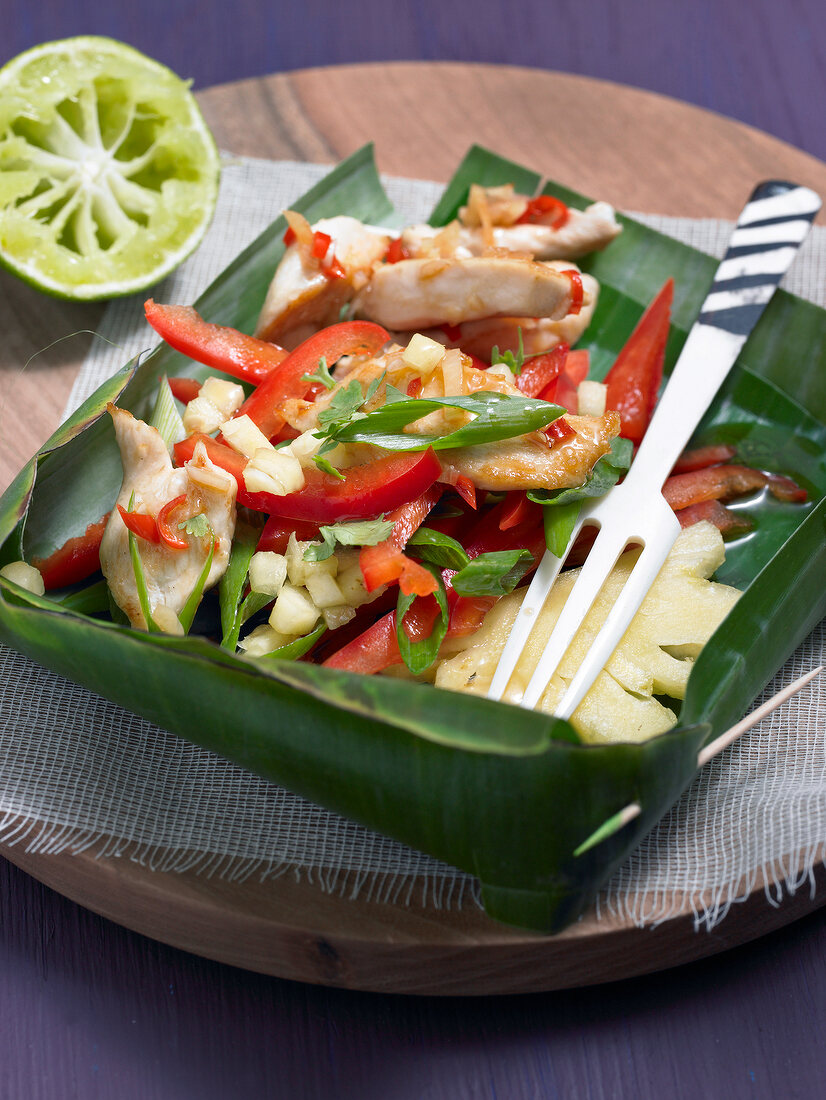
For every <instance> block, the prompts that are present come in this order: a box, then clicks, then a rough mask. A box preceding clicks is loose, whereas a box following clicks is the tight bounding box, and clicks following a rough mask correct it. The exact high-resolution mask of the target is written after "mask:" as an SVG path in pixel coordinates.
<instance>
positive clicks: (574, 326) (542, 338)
mask: <svg viewBox="0 0 826 1100" xmlns="http://www.w3.org/2000/svg"><path fill="white" fill-rule="evenodd" d="M548 266H552V267H554V268H555V269H556V270H558V271H559V270H565V269H566V268H567V269H568V270H570V269H571V268H572V267H574V268H575V265H573V264H566V263H565V261H561V262H560V261H556V262H552V263H551V264H549V265H548ZM582 291H583V298H582V308H581V309H580V311H579V313H569V314H568V315H567V316H566V317H563V318H562V320H561V321H551V320H550V319H549V318H547V317H487V318H485V319H484V320H481V321H466V322H465V323H464V324H463V325H460V326H458V327H459V331H458V332H457V333H453V332H451V337H452V339H448V336H447V334H446V333H445V331H444V329H441V328H434V329H428V330H427V331H426V332H425V333H424V335H425V336H429V337H430V338H431V340H438V341H439V342H440V343H442V344H445V345H446V346H447V347H453V348H461V349H462V351H464V352H467V354H468V355H476V356H478V357H479V358H480V359H483V360H485V361H488V360H489V359H490V352H491V348H493V347H494V345H495V346H496V347H498V348H499V351H500V352H501V353H503V354H504V352H506V351H512V352H513V353H514V354H516V352H517V351H518V349H519V330H520V329H521V330H522V346H523V349H524V352H525V354H526V355H539V354H541V353H542V352H544V351H550V350H551V349H552V348H555V347H556V346H557V344H568V345H569V346H570V347H573V345H574V344H575V343H576V342H577V340H579V338H580V337H581V336H582V334H583V333H584V332H585V330H586V329H587V327H588V325H590V323H591V318H592V317H593V315H594V310H595V309H596V305H597V299H598V296H599V283H598V282H597V281H596V279H595V278H594V277H593V276H592V275H587V274H583V275H582ZM409 336H410V334H402V333H399V334H396V337H395V338H396V339H397V340H398V342H399V343H406V342H407V340H408V339H409Z"/></svg>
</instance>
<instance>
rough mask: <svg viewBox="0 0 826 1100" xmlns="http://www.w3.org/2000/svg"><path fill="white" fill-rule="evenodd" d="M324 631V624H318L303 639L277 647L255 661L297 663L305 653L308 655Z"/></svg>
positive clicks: (296, 639)
mask: <svg viewBox="0 0 826 1100" xmlns="http://www.w3.org/2000/svg"><path fill="white" fill-rule="evenodd" d="M326 629H327V627H326V626H325V624H324V623H320V624H319V625H318V626H317V627H316V628H315V630H312V631H310V633H309V634H305V635H304V637H303V638H295V639H294V640H293V641H292V642H287V644H286V645H282V646H279V648H278V649H274V650H273V651H272V652H271V653H264V654H262V656H261V657H259V658H256V660H264V661H267V660H272V661H297V660H298V658H299V657H303V656H304V654H305V653H309V651H310V650H311V649H312V648H313V646H314V645H315V644H316V642H317V641H318V639H319V638H320V637H321V635H322V634H323V633H324V632H325V631H326Z"/></svg>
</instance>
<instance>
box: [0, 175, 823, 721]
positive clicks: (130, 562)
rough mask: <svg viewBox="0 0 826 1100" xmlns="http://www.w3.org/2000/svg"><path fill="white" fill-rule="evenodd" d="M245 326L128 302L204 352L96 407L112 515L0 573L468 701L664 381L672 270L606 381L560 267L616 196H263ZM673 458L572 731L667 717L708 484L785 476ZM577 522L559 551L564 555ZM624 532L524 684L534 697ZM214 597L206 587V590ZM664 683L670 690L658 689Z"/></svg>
mask: <svg viewBox="0 0 826 1100" xmlns="http://www.w3.org/2000/svg"><path fill="white" fill-rule="evenodd" d="M286 217H287V221H288V224H289V228H288V230H287V234H286V236H285V242H284V243H285V245H286V249H285V253H284V256H283V259H282V261H281V262H280V264H279V266H278V268H277V270H276V271H275V273H274V276H273V280H272V283H271V286H270V289H269V292H268V294H267V296H266V300H265V303H264V306H263V309H262V311H261V315H260V318H259V322H258V326H257V330H256V334H255V335H254V336H250V335H246V334H243V333H240V332H238V331H236V330H234V329H229V328H225V327H221V326H217V325H213V324H210V323H208V322H207V321H205V320H204V319H202V318H201V317H200V316H199V315H198V314H197V313H196V312H195V310H193V309H191V308H188V307H183V306H167V305H160V304H158V303H155V302H154V301H152V300H151V299H150V300H149V301H148V302H147V303H146V316H147V320H148V321H149V323H150V324H151V325H152V326H153V328H154V329H155V330H156V331H157V332H158V333H159V334H160V335H161V336H162V337H163V338H164V340H166V341H167V343H169V344H170V345H171V346H172V347H173V348H175V349H177V350H178V351H181V352H183V353H184V354H186V355H188V356H190V357H191V358H192V359H194V360H196V361H197V362H199V363H201V364H206V365H207V366H209V367H210V368H212V369H213V370H214V371H215V374H214V376H210V377H209V378H207V379H206V381H204V382H203V383H199V382H195V381H192V380H189V379H186V378H176V379H171V380H167V379H162V380H161V382H160V388H159V394H158V400H157V405H156V410H155V415H154V416H153V418H152V422H151V423H147V422H144V421H141V420H139V419H136V418H135V417H134V416H133V415H132V414H131V413H130V412H128V411H126V410H125V409H121V408H118V407H117V406H115V405H110V408H109V412H110V414H111V417H112V420H113V422H114V427H115V434H116V438H117V443H118V447H119V449H120V454H121V460H122V465H123V482H122V485H121V489H120V492H119V494H118V498H117V501H116V503H115V507H114V508H113V509H112V511H111V513H110V514H108V516H106V517H102V518H101V520H100V522H98V523H95V524H93V525H91V526H90V528H89V529H88V530H87V532H86V534H85V535H84V536H82V537H80V538H76V539H72V540H69V543H67V544H66V545H65V546H63V547H61V548H60V549H59V550H58V551H57V552H56V553H55V554H53V555H51V556H50V557H49V558H48V559H45V560H39V561H35V562H34V563H32V564H31V565H27V564H25V563H22V562H20V563H15V564H13V565H11V566H7V567H6V569H5V574H6V575H7V576H8V577H9V578H10V579H12V580H17V581H18V583H23V584H27V585H31V586H33V587H35V588H37V586H39V585H42V586H43V588H44V589H63V588H65V587H66V586H67V585H69V584H77V583H79V582H81V581H83V580H85V579H86V578H88V577H90V576H92V574H93V573H95V572H96V571H97V570H98V569H100V570H101V571H102V573H103V576H104V578H105V580H106V584H107V587H108V594H109V596H110V597H111V614H112V616H113V617H114V618H116V620H117V619H119V618H120V619H123V620H124V621H128V622H129V623H130V624H131V625H132V626H133V627H135V628H137V629H140V630H149V631H153V632H163V633H167V634H173V635H174V634H184V633H187V632H189V631H190V630H192V631H195V632H198V633H203V634H206V635H207V636H210V637H213V638H214V639H215V640H216V641H219V642H220V644H221V645H222V646H223V647H224V648H226V649H229V650H230V651H232V652H236V651H238V652H240V653H241V654H243V656H244V657H245V658H246V659H249V660H252V661H264V662H267V661H272V660H289V659H291V660H301V661H304V662H307V661H310V662H313V663H316V664H321V665H324V666H326V667H329V668H334V669H341V670H346V671H351V672H359V673H365V674H387V675H395V676H405V677H416V678H419V679H426V680H430V681H432V682H435V684H436V685H437V686H439V687H444V688H449V689H454V690H460V691H470V692H475V693H484V692H485V690H486V688H487V686H488V685H489V683H490V679H491V677H492V674H493V671H494V669H495V666H496V663H497V660H498V656H499V654H500V653H501V650H502V647H503V646H504V642H505V639H506V638H507V635H508V633H509V630H510V626H511V624H512V623H513V620H514V618H515V616H516V613H517V611H518V607H519V603H520V601H521V599H522V596H523V594H524V583H525V582H526V581H527V580H528V579H529V578H530V575H531V573H532V572H533V570H534V569H535V568H536V566H537V565H538V563H539V561H540V559H541V557H542V554H543V553H544V551H545V548H546V546H548V547H550V548H551V549H553V550H556V551H557V552H558V551H559V550H560V548H561V547H564V546H565V545H566V543H567V541H568V536H569V533H570V530H571V528H572V527H573V524H574V522H575V520H576V514H577V511H578V509H579V507H580V505H581V503H582V501H584V500H585V499H587V498H588V497H591V496H594V495H600V494H602V493H604V492H607V491H608V489H610V487H611V486H612V485H613V484H615V483H616V481H617V480H618V479H619V478H620V477H621V476H622V474H623V473H624V471H625V470H627V468H628V466H629V464H630V462H631V459H632V455H633V449H634V446H635V445H637V444H639V442H640V440H641V439H642V436H643V434H644V432H645V429H646V426H647V423H648V421H649V419H650V417H651V414H652V411H653V407H654V404H655V402H656V395H657V392H658V389H659V386H660V382H661V379H662V371H663V365H664V361H665V351H666V342H667V339H668V334H669V318H670V307H671V302H672V297H673V284H672V282H671V281H670V280H669V281H668V282H667V283H666V284H665V286H664V287H663V288H662V290H661V291H660V293H659V294H658V295H657V296H656V297H655V299H654V300H653V302H652V303H651V305H650V306H649V308H648V310H647V311H646V312H645V314H644V316H643V317H642V319H641V321H640V322H639V324H638V325H637V327H636V329H635V330H634V332H633V333H632V335H631V337H630V338H629V340H628V342H627V343H626V345H625V347H624V348H623V350H622V351H621V352H620V354H619V356H618V358H617V360H616V362H615V364H614V366H613V367H612V369H611V370H610V371H609V373H608V375H607V377H606V378H605V380H604V381H603V382H596V381H593V380H590V379H589V378H588V374H589V353H588V350H587V348H574V347H573V345H574V344H576V343H578V342H579V341H580V340H582V339H587V328H588V324H589V321H590V319H591V317H592V315H593V312H594V309H595V308H596V304H597V301H598V296H599V285H598V283H597V280H596V279H595V278H593V277H592V276H590V275H588V274H586V273H584V272H582V271H580V269H579V267H577V266H576V264H575V262H574V261H575V260H576V259H577V258H579V257H580V256H582V255H584V254H587V253H589V252H592V251H593V250H595V249H603V248H605V247H608V246H610V243H611V241H612V240H613V239H614V238H615V237H616V236H617V235H618V234H619V232H620V226H619V224H618V222H617V220H616V218H615V217H614V213H613V210H612V209H611V208H610V207H608V206H607V204H605V203H594V204H591V205H590V206H588V207H586V209H585V210H583V211H577V210H574V209H570V208H568V207H567V206H565V205H564V204H563V203H562V202H561V201H560V200H558V199H555V198H552V197H550V196H539V197H538V198H529V197H527V196H523V195H519V194H518V193H516V192H515V190H514V188H513V187H512V186H503V187H495V188H482V187H478V186H473V187H471V189H470V193H469V198H468V202H467V204H466V206H464V207H463V208H462V209H461V210H460V211H459V216H458V218H457V219H456V220H455V221H453V222H451V223H450V224H449V225H448V226H446V227H445V228H442V229H434V228H433V227H430V226H410V227H408V228H407V229H405V230H404V231H403V232H401V233H400V234H398V235H393V234H391V233H389V232H388V231H386V230H384V229H382V228H380V227H375V226H371V225H365V224H362V223H361V222H359V221H357V220H356V219H354V218H350V217H344V216H340V217H335V218H330V219H326V220H322V221H319V222H317V223H316V224H315V225H310V224H309V223H308V222H307V221H306V220H305V219H304V218H303V217H302V216H301V215H299V214H296V213H294V212H288V213H287V215H286ZM734 457H735V452H734V449H733V448H732V447H729V446H716V447H710V448H702V449H700V450H697V451H692V452H689V453H686V454H685V455H684V456H683V457H682V459H681V460H680V462H679V463H678V465H677V467H676V468H675V471H674V473H673V475H672V477H671V478H670V479H669V480H668V482H667V483H666V486H665V490H664V492H665V496H666V499H667V500H668V501H669V503H670V504H671V505H672V507H673V508H674V509H675V511H676V512H677V514H678V516H679V518H680V521H681V524H682V525H683V527H684V529H685V530H684V534H683V536H682V537H681V538H680V539H679V540H678V542H677V544H676V546H675V548H674V550H673V551H672V554H671V555H670V557H669V559H668V561H667V563H666V566H665V567H664V569H663V571H662V573H661V575H660V577H659V578H658V581H657V583H656V585H655V586H654V588H653V589H652V590H651V592H650V593H649V596H648V598H647V600H646V602H645V603H644V605H643V607H642V608H641V610H640V612H639V614H638V616H637V618H636V619H635V621H634V623H633V624H632V627H631V628H630V629H629V631H628V634H627V635H626V637H625V638H624V639H623V641H622V643H621V644H620V646H619V647H618V649H617V651H616V652H615V654H614V655H613V657H612V659H611V661H610V662H609V665H608V666H607V668H606V670H605V671H604V672H603V673H602V674H601V675H600V677H599V678H598V679H597V681H596V682H595V684H594V686H593V688H592V689H591V691H590V692H589V693H588V695H587V696H586V698H585V699H584V700H583V703H582V704H581V705H580V707H579V708H578V710H577V712H575V714H574V716H573V718H572V724H573V725H574V726H575V728H576V729H577V730H578V732H579V734H580V736H581V737H582V738H583V740H586V741H594V742H600V741H606V740H612V739H613V740H617V739H619V740H644V739H647V738H649V737H652V736H654V735H656V734H658V733H661V732H663V731H665V730H667V729H669V728H671V727H672V726H673V725H674V724H675V722H676V713H675V711H674V709H672V706H673V704H671V703H669V702H668V700H669V699H670V700H679V699H681V698H682V697H683V696H684V694H685V688H686V682H687V679H688V675H689V672H690V670H691V667H692V663H693V661H694V659H695V658H696V657H697V655H698V654H699V652H700V649H701V648H702V646H703V644H704V643H705V642H706V641H707V640H708V638H709V637H710V636H711V634H712V633H713V632H714V630H715V629H716V628H717V626H718V625H719V624H720V622H721V621H722V620H723V618H725V616H726V615H727V614H728V612H729V610H730V609H731V607H732V606H733V604H734V602H735V600H736V599H737V595H738V593H737V592H736V590H735V589H733V588H731V587H729V586H726V585H721V584H717V583H715V582H713V581H711V580H710V579H709V578H710V577H711V576H712V574H713V573H714V571H715V570H716V569H717V568H718V567H719V565H720V564H721V563H722V561H723V558H724V544H723V536H724V535H725V536H726V537H732V536H736V535H739V534H741V533H742V532H743V530H744V526H745V525H744V522H743V519H742V517H741V516H740V515H738V513H737V512H735V511H731V510H730V509H728V508H726V507H725V505H724V504H723V503H722V501H724V500H730V499H731V498H733V497H737V496H740V495H743V494H747V493H752V492H754V491H755V490H758V489H765V488H768V490H769V491H770V492H771V493H773V494H774V495H776V496H778V497H780V498H781V499H784V500H791V501H795V500H803V499H805V495H806V494H805V491H804V490H801V489H800V488H799V487H798V486H797V485H796V484H795V483H793V482H791V481H790V480H788V479H786V478H782V477H779V476H777V475H769V474H764V473H761V472H760V471H759V470H754V469H752V468H750V467H745V466H741V465H738V464H735V463H733V462H732V459H733V458H734ZM587 548H588V543H587V538H585V537H583V538H582V539H581V540H580V542H579V543H578V545H577V546H576V547H575V548H574V551H573V554H572V556H571V561H572V562H573V563H574V564H578V563H581V561H582V560H583V558H584V556H585V554H587ZM633 553H634V551H633V549H632V550H629V551H628V552H627V553H626V555H624V557H623V558H622V559H621V560H620V562H619V563H618V566H617V568H616V570H615V573H614V574H613V575H612V577H611V578H610V581H609V584H608V585H607V586H606V589H605V591H604V592H603V593H602V596H601V598H600V601H599V603H598V605H597V606H596V608H595V609H594V611H592V613H591V615H590V616H589V618H588V620H587V622H586V626H585V628H584V632H583V634H582V636H581V637H580V638H579V639H578V640H577V641H576V642H575V644H574V647H573V648H572V651H571V652H570V653H569V655H568V657H567V658H566V663H563V665H562V666H561V668H560V670H559V672H558V673H557V675H556V677H555V678H554V681H552V683H551V684H550V685H549V686H548V689H547V691H546V692H545V694H544V696H543V698H542V700H541V703H540V707H541V709H543V710H547V711H548V712H550V713H552V712H553V709H554V704H555V702H556V701H557V700H558V698H559V696H560V695H561V693H562V688H563V684H564V681H565V680H566V679H569V678H570V676H571V675H572V674H573V670H574V669H575V667H576V662H577V659H578V652H584V650H586V649H587V647H588V640H587V638H588V636H590V634H592V633H594V632H596V631H597V630H598V629H599V625H600V623H601V621H602V619H603V618H604V617H605V616H606V615H607V613H608V610H609V609H610V606H611V603H612V599H613V596H614V595H615V593H616V592H617V591H618V586H619V585H620V584H621V582H622V578H623V576H624V575H626V574H627V572H628V570H629V569H630V564H631V561H632V560H633ZM572 578H573V572H569V573H567V574H565V575H563V577H562V579H561V580H560V582H559V584H558V585H557V587H556V589H555V591H554V593H553V594H552V597H551V599H550V600H549V601H548V604H547V606H546V608H545V610H544V612H543V614H542V621H541V623H540V629H539V630H538V631H537V632H536V634H535V637H534V639H533V642H532V645H531V646H529V648H528V650H527V651H526V654H525V655H524V657H523V660H522V662H520V666H519V667H518V668H517V671H516V673H515V675H514V678H513V680H512V683H511V685H510V688H509V693H508V695H507V696H506V698H510V699H511V700H513V701H518V699H519V696H520V690H521V686H522V685H524V683H526V682H527V680H528V679H529V677H530V671H531V669H532V667H533V665H535V663H536V661H537V660H538V657H539V651H540V649H541V645H542V639H543V637H547V636H548V634H549V633H550V631H551V629H552V627H553V623H554V621H555V618H556V616H557V615H558V614H559V610H560V608H561V605H562V602H563V601H564V597H565V595H566V593H567V591H569V590H570V587H571V584H572ZM210 590H214V591H215V592H216V593H217V600H216V599H214V598H212V597H210V598H209V599H207V600H203V596H204V594H205V593H207V592H209V591H210ZM665 697H667V698H665Z"/></svg>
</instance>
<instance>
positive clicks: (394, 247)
mask: <svg viewBox="0 0 826 1100" xmlns="http://www.w3.org/2000/svg"><path fill="white" fill-rule="evenodd" d="M384 259H385V262H386V263H388V264H397V263H398V262H399V260H409V259H410V252H409V251H408V250H407V249H406V248H405V246H404V244H403V243H402V239H401V237H396V238H395V240H392V241H391V242H390V244H389V245H388V246H387V252H386V254H385V257H384Z"/></svg>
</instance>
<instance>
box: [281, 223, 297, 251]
mask: <svg viewBox="0 0 826 1100" xmlns="http://www.w3.org/2000/svg"><path fill="white" fill-rule="evenodd" d="M297 240H298V237H296V235H295V230H294V229H293V227H292V226H291V225H288V226H287V231H286V233H285V234H284V247H285V248H289V247H290V246H291V245H294V244H295V242H296V241H297Z"/></svg>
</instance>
